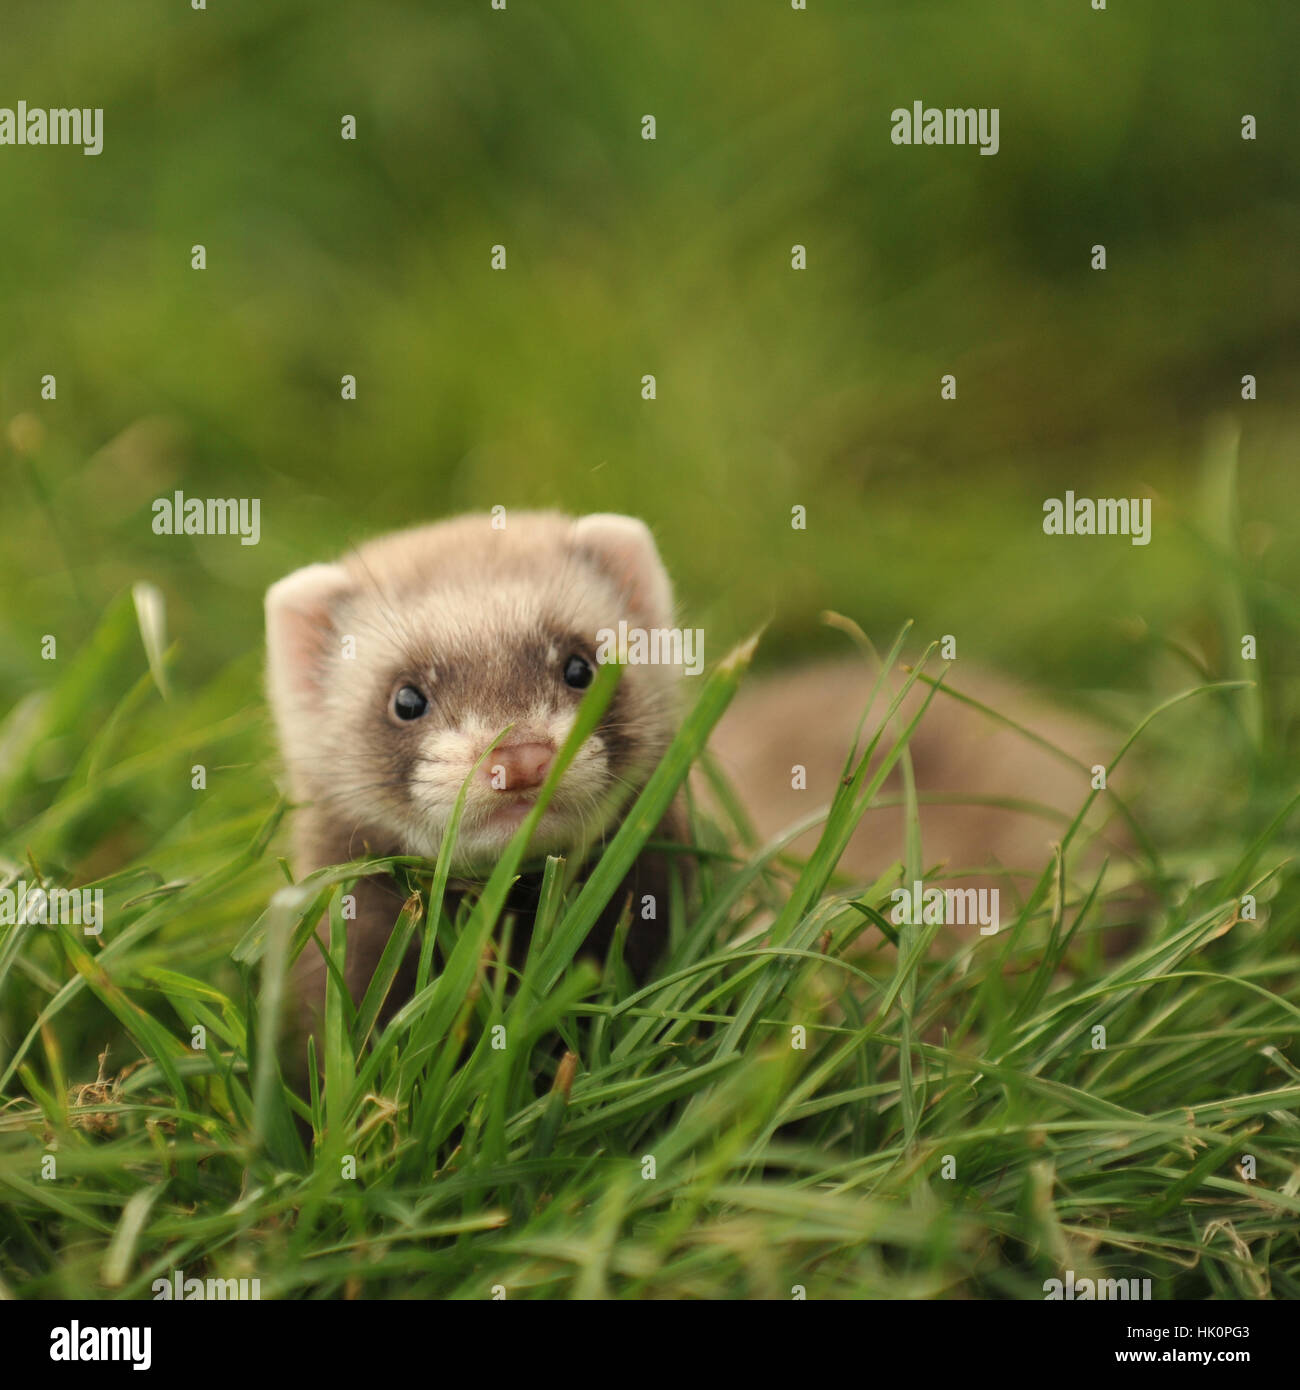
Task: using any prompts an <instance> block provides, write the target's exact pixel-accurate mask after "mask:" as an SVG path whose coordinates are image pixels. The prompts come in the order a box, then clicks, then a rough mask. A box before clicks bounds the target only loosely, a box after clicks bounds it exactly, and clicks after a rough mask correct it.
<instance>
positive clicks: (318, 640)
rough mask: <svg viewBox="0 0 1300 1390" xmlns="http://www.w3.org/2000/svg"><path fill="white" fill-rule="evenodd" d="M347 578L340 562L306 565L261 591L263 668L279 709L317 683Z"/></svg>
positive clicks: (333, 639)
mask: <svg viewBox="0 0 1300 1390" xmlns="http://www.w3.org/2000/svg"><path fill="white" fill-rule="evenodd" d="M351 587H352V581H351V579H350V578H349V576H348V572H347V570H345V569H344V568H343V566H342V565H307V566H306V567H305V568H303V569H300V570H294V572H293V573H292V574H290V575H286V576H285V578H283V579H281V580H278V581H277V582H276V583H274V584H272V585H271V587H270V588H269V589H268V590H267V591H266V667H267V680H268V683H269V685H270V689H271V698H272V700H273V701H274V703H275V704H276V705H277V707H279V708H285V707H287V705H288V704H290V703H292V702H293V701H295V700H299V701H300V700H301V699H302V697H303V694H304V693H305V692H307V691H309V690H317V689H319V687H320V682H321V677H322V673H323V669H324V659H325V658H326V657H327V656H328V655H329V651H330V644H331V643H333V642H336V641H337V634H336V632H335V628H334V612H335V608H336V606H337V604H338V601H339V600H340V599H341V598H342V597H343V596H344V595H345V594H346V593H347V592H348V591H349V590H350V589H351Z"/></svg>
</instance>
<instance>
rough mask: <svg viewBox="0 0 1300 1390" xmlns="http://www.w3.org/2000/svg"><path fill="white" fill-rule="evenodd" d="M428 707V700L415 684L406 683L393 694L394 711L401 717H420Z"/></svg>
mask: <svg viewBox="0 0 1300 1390" xmlns="http://www.w3.org/2000/svg"><path fill="white" fill-rule="evenodd" d="M428 708H429V702H428V700H426V699H425V698H424V696H423V695H422V694H421V693H420V692H419V691H418V690H417V689H416V688H415V687H414V686H413V685H404V686H403V687H402V688H401V689H400V690H399V691H398V692H397V694H396V695H394V696H393V713H394V714H395V715H396V716H397V717H398V718H399V719H419V717H420V716H421V715H422V714H423V713H424V712H425V710H427V709H428Z"/></svg>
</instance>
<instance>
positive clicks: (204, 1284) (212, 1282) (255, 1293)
mask: <svg viewBox="0 0 1300 1390" xmlns="http://www.w3.org/2000/svg"><path fill="white" fill-rule="evenodd" d="M149 1287H150V1288H151V1289H152V1290H153V1297H154V1302H155V1303H159V1302H162V1303H166V1302H168V1301H174V1302H182V1301H189V1302H191V1303H193V1302H197V1301H199V1300H204V1299H206V1300H209V1301H217V1302H227V1303H233V1302H236V1301H238V1300H241V1299H242V1300H249V1299H260V1298H261V1297H262V1281H261V1280H260V1279H214V1278H212V1277H208V1278H206V1279H199V1278H190V1279H187V1278H186V1277H185V1272H184V1270H180V1269H174V1270H172V1277H171V1278H170V1279H167V1278H162V1279H155V1280H154V1281H153V1283H152V1284H150V1285H149Z"/></svg>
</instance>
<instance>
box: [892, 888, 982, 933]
mask: <svg viewBox="0 0 1300 1390" xmlns="http://www.w3.org/2000/svg"><path fill="white" fill-rule="evenodd" d="M889 896H890V897H891V898H892V899H893V901H894V907H893V910H892V911H891V912H890V914H889V915H890V917H891V919H892V920H893V923H894V925H895V926H901V925H903V924H905V923H906V924H908V925H911V926H920V925H921V924H923V923H928V924H930V925H935V924H938V925H941V926H948V927H965V926H974V925H975V924H976V923H979V929H980V935H981V936H994V935H996V934H997V930H998V927H999V925H1000V924H1001V909H1000V908H999V906H998V890H997V889H996V888H927V887H926V886H925V885H924V884H923V883H922V882H921V880H920V879H916V880H915V881H914V882H913V883H912V886H911V888H895V889H894V891H893V892H892V893H891V894H890V895H889Z"/></svg>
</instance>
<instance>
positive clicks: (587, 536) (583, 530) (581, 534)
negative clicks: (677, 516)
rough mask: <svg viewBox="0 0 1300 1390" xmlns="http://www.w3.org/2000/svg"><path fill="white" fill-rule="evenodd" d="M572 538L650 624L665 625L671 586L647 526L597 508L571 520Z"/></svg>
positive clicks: (670, 604) (668, 618) (669, 616)
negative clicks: (589, 514) (592, 512)
mask: <svg viewBox="0 0 1300 1390" xmlns="http://www.w3.org/2000/svg"><path fill="white" fill-rule="evenodd" d="M573 534H574V538H575V540H576V541H577V543H578V546H579V548H580V549H581V550H583V551H585V552H587V553H588V554H589V555H591V556H592V558H593V559H594V560H595V561H596V563H597V564H598V565H599V566H600V568H601V569H602V570H604V572H605V573H606V574H607V575H609V577H610V578H611V579H612V580H613V581H614V583H615V584H616V585H617V587H618V589H619V591H620V592H621V593H622V594H623V595H624V597H625V598H626V599H627V603H628V607H629V608H630V610H631V611H632V613H633V614H635V615H636V616H637V617H639V618H643V619H645V620H646V622H647V623H648V625H649V626H651V627H668V626H669V625H670V624H671V622H672V614H673V586H672V581H671V580H670V579H669V578H668V571H667V570H665V569H664V564H663V561H662V560H661V559H660V558H659V550H658V547H657V546H656V545H655V538H654V537H653V536H652V535H651V534H650V528H649V527H648V526H647V525H646V524H645V522H644V521H640V520H638V519H637V518H636V517H634V516H619V515H617V514H616V513H614V512H596V513H594V514H593V515H591V516H583V517H579V518H578V520H577V521H575V522H574V523H573Z"/></svg>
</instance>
